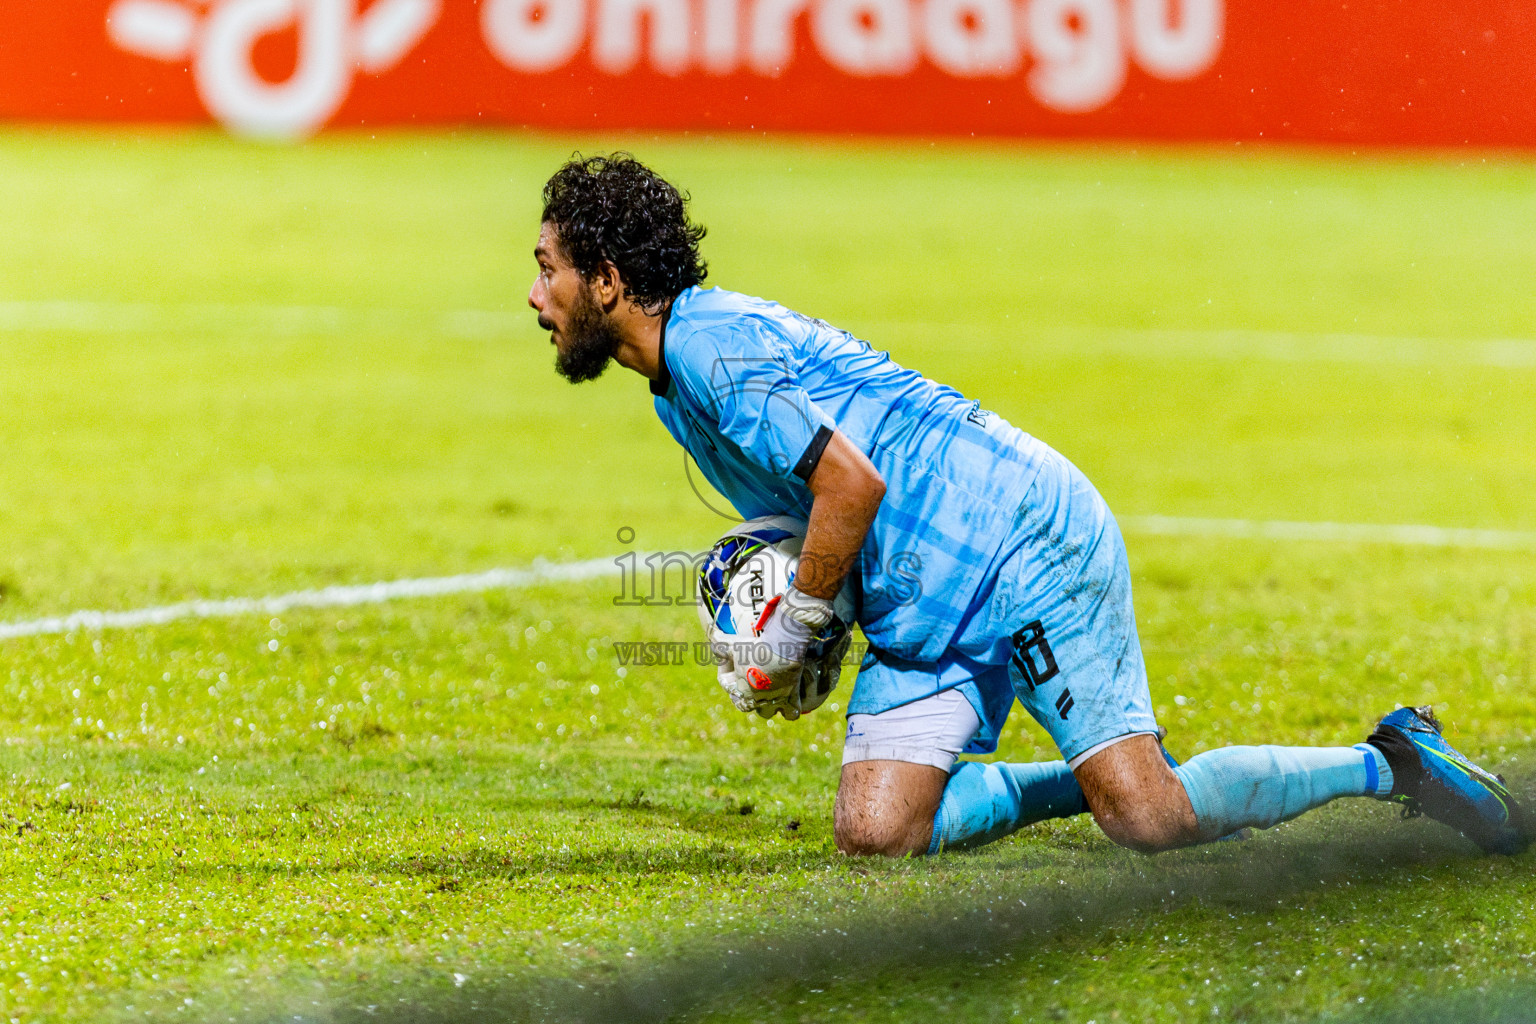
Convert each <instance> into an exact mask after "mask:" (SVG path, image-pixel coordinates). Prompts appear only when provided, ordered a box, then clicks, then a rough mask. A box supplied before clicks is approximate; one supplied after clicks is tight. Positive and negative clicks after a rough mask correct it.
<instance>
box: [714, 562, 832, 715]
mask: <svg viewBox="0 0 1536 1024" xmlns="http://www.w3.org/2000/svg"><path fill="white" fill-rule="evenodd" d="M834 619H835V614H834V612H833V609H832V602H831V601H827V600H825V599H823V598H819V597H811V596H810V595H809V594H802V593H801V592H800V591H799V590H797V589H796V588H795V587H794V586H793V585H791V586H790V587H789V588H788V589H787V590H785V591H784V593H783V594H781V595H779V596H777V597H775V598H773V599H772V600H770V601H769V602H768V604H767V605H766V606H765V607H764V608H763V612H762V615H761V616H760V617H759V618H758V620H757V623H756V625H755V626H754V628H753V633H754V634H755V638H754V639H753V640H750V641H748V640H733V639H730V638H727V637H726V636H725V634H724V633H721V632H719V631H716V630H712V631H711V632H712V634H713V635H712V636H711V637H710V639H711V641H712V646H713V649H714V651H715V661H716V664H717V675H718V678H719V680H720V685H721V687H722V688H724V690H725V692H726V694H727V695H728V696H729V697H730V698H731V703H732V704H734V705H735V706H736V708H737V709H738V710H740V711H756V712H757V713H758V714H759V715H761V716H762V717H763V718H772V717H773V716H774V715H776V714H782V715H783V716H784V717H785V719H787V720H789V721H794V720H795V719H797V718H799V717H800V716H801V715H802V714H804V713H806V712H808V711H813V710H815V709H816V708H818V707H820V706H821V704H822V703H823V702H824V701H825V700H826V699H827V695H828V694H830V693H831V692H832V690H833V688H834V687H836V686H837V680H838V677H839V675H840V674H841V672H842V660H843V656H844V654H846V653H847V651H848V643H849V639H850V637H849V634H848V631H847V630H846V629H845V628H841V627H840V624H839V628H835V629H832V630H829V629H828V627H829V626H832V625H833V622H834Z"/></svg>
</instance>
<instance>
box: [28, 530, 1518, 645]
mask: <svg viewBox="0 0 1536 1024" xmlns="http://www.w3.org/2000/svg"><path fill="white" fill-rule="evenodd" d="M1119 522H1120V525H1121V527H1122V528H1123V529H1124V530H1125V531H1126V532H1127V533H1133V534H1151V535H1157V536H1174V537H1204V538H1229V539H1236V540H1270V541H1321V542H1325V543H1340V542H1343V543H1352V544H1394V545H1401V546H1407V547H1433V548H1480V549H1486V550H1497V551H1511V550H1532V551H1536V532H1526V531H1518V530H1468V529H1453V528H1448V527H1442V526H1393V525H1388V524H1376V523H1293V522H1283V521H1267V522H1266V521H1261V520H1252V519H1191V518H1180V517H1176V516H1126V517H1124V518H1122V519H1120V521H1119ZM619 569H620V562H619V561H618V560H617V559H615V558H593V559H589V560H587V561H584V562H563V563H547V562H536V563H535V564H534V565H533V566H531V567H529V568H526V569H490V570H487V571H486V572H478V573H468V574H465V575H462V576H434V577H426V578H423V579H406V580H391V581H388V582H381V583H364V584H360V585H357V586H345V587H342V586H337V587H325V588H323V589H320V590H299V591H295V592H293V593H289V594H275V595H273V596H270V597H234V598H227V599H224V600H219V601H185V602H182V603H181V604H170V605H161V606H159V607H156V608H137V609H133V610H130V611H122V612H103V611H80V612H72V613H71V614H69V615H63V616H58V617H56V618H47V619H31V620H27V621H22V622H5V623H0V640H11V639H15V638H17V637H24V636H46V635H54V634H60V633H69V632H73V631H75V630H79V629H88V630H101V629H132V628H135V627H139V626H160V625H164V624H166V623H168V622H176V621H179V620H181V619H227V618H234V617H237V616H241V615H256V614H262V615H280V614H282V613H283V612H286V611H289V610H290V609H293V608H348V607H353V606H356V605H364V604H382V603H383V602H386V601H398V600H402V599H405V598H413V597H437V596H440V595H444V594H470V593H479V592H483V591H487V590H504V589H517V588H520V587H527V586H532V585H534V584H538V583H569V582H580V581H584V580H592V579H599V578H601V577H603V576H608V575H611V574H614V573H616V572H618V571H619Z"/></svg>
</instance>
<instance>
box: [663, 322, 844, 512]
mask: <svg viewBox="0 0 1536 1024" xmlns="http://www.w3.org/2000/svg"><path fill="white" fill-rule="evenodd" d="M667 360H668V363H669V364H670V365H669V369H670V370H671V372H672V374H673V378H674V380H675V381H676V382H677V386H678V389H679V390H680V391H682V392H683V394H684V396H685V397H686V398H687V399H688V401H689V402H690V404H692V405H694V406H695V407H696V408H698V409H699V410H701V411H702V412H704V413H705V414H706V415H708V416H709V417H710V419H712V420H714V422H715V423H716V425H717V426H718V428H719V430H720V433H721V434H723V435H724V436H725V437H727V438H729V439H730V440H731V441H733V442H735V444H736V445H737V446H738V447H740V448H741V450H742V451H743V452H744V453H745V454H746V455H747V457H748V458H750V459H751V460H752V461H753V462H755V463H756V464H757V465H759V466H761V467H762V468H764V469H766V470H768V471H769V472H771V473H772V474H774V475H775V476H777V477H780V478H782V479H799V480H800V481H801V482H805V481H808V480H809V479H810V478H811V474H812V473H813V472H814V471H815V469H816V465H817V463H818V462H819V461H820V460H821V453H822V452H823V451H824V450H825V449H826V447H827V442H828V441H830V440H831V439H832V431H833V430H835V429H836V427H837V424H836V423H834V422H833V421H832V418H831V417H830V416H828V415H827V414H826V413H825V412H823V411H822V410H821V409H820V408H819V407H818V406H817V405H816V403H815V402H814V401H812V400H811V396H810V394H809V393H807V392H806V390H805V388H803V387H801V385H800V382H799V380H798V379H796V377H795V375H794V373H793V372H792V370H791V369H790V364H789V358H788V351H787V348H786V346H785V344H784V343H783V342H782V341H780V340H779V339H777V338H775V337H773V336H772V335H771V334H769V333H768V332H766V331H765V330H763V329H762V328H761V327H758V326H747V327H741V328H737V329H733V330H731V331H729V332H716V331H709V332H698V333H695V334H692V335H691V336H690V337H688V338H687V340H686V341H685V343H684V344H682V345H679V346H678V347H677V348H676V350H672V351H668V352H667Z"/></svg>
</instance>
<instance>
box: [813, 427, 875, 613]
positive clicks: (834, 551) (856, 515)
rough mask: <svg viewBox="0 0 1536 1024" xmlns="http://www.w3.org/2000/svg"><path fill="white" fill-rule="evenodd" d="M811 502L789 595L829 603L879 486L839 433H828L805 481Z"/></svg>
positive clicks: (869, 468) (864, 459)
mask: <svg viewBox="0 0 1536 1024" xmlns="http://www.w3.org/2000/svg"><path fill="white" fill-rule="evenodd" d="M808 483H809V485H810V488H811V494H812V495H814V498H815V500H814V501H813V503H812V505H811V521H810V523H809V524H808V526H807V528H806V533H805V546H804V548H803V549H802V550H801V554H800V569H799V571H798V573H797V574H796V576H795V589H796V590H799V591H800V592H801V593H802V594H808V595H810V596H811V597H820V598H825V599H826V600H829V601H830V600H831V599H832V598H833V597H836V596H837V592H838V591H839V590H841V589H842V586H843V580H844V579H845V578H846V577H847V575H848V572H849V570H851V569H852V568H853V564H854V561H855V560H856V559H857V558H858V554H859V548H860V547H861V546H862V545H863V543H864V535H865V534H866V533H868V532H869V527H870V524H871V523H873V522H874V521H875V514H876V513H877V512H878V511H879V510H880V502H881V500H882V499H883V498H884V497H885V481H884V480H882V479H881V478H880V473H879V471H878V470H876V469H875V467H874V464H873V463H871V462H870V461H869V459H868V458H867V457H865V455H864V453H863V452H861V451H859V449H858V448H857V447H855V446H854V444H853V442H852V441H849V440H848V438H847V437H845V436H843V434H842V433H840V432H839V433H834V434H833V435H832V440H831V441H829V442H828V443H827V447H826V450H825V451H824V452H823V453H822V456H821V461H820V462H819V463H817V466H816V471H815V472H813V473H812V474H811V478H810V480H809V481H808Z"/></svg>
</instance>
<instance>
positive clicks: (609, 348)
mask: <svg viewBox="0 0 1536 1024" xmlns="http://www.w3.org/2000/svg"><path fill="white" fill-rule="evenodd" d="M565 339H566V346H565V348H563V349H561V348H558V347H557V348H556V350H555V370H556V371H557V372H559V374H560V376H562V377H564V378H565V379H566V380H568V381H570V382H571V383H572V384H581V383H583V382H585V381H589V380H596V379H597V378H599V377H601V376H602V375H603V371H604V370H606V369H608V364H609V363H611V362H612V361H613V356H614V353H616V352H618V350H619V342H620V338H619V332H618V330H617V329H616V328H615V327H614V325H613V322H612V321H610V320H609V319H608V318H607V317H606V316H604V315H603V311H602V309H600V308H599V307H598V305H597V302H596V300H594V299H593V298H592V293H591V291H590V290H588V289H587V288H585V287H583V288H582V289H581V291H580V292H578V293H577V297H576V304H575V305H574V306H573V307H572V308H571V318H570V322H569V323H568V324H566V328H565Z"/></svg>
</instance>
